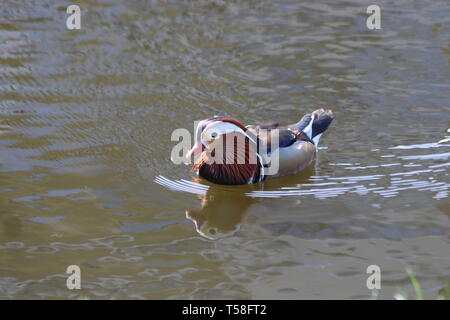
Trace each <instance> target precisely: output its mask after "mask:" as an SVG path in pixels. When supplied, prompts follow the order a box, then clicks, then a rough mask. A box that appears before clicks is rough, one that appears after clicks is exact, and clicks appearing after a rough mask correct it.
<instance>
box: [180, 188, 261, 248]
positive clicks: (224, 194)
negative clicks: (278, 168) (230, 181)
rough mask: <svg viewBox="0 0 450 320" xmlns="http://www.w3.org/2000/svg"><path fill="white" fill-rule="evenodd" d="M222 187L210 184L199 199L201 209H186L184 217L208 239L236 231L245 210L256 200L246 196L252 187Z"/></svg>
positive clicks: (228, 234)
mask: <svg viewBox="0 0 450 320" xmlns="http://www.w3.org/2000/svg"><path fill="white" fill-rule="evenodd" d="M243 189H244V188H242V187H240V188H239V190H235V189H234V190H233V188H231V189H228V188H227V189H224V188H223V187H218V186H215V185H211V187H210V188H209V189H208V192H207V193H206V194H205V195H201V196H199V198H200V199H201V206H202V207H201V209H198V210H190V209H188V210H186V217H187V218H188V219H190V220H192V221H193V222H194V224H195V228H196V230H197V232H198V233H199V234H200V235H201V236H203V237H205V238H208V239H211V240H215V239H219V238H225V237H228V236H231V235H233V234H234V233H236V232H237V231H238V230H239V228H240V224H241V222H242V220H243V218H244V215H245V212H246V211H247V210H248V208H249V207H250V206H251V205H252V203H254V202H255V201H256V199H254V198H251V197H248V196H246V195H245V194H246V193H247V192H250V191H251V190H253V189H254V188H246V189H248V190H243Z"/></svg>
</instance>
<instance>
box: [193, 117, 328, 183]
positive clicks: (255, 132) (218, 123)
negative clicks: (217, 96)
mask: <svg viewBox="0 0 450 320" xmlns="http://www.w3.org/2000/svg"><path fill="white" fill-rule="evenodd" d="M333 118H334V116H333V112H332V111H331V110H324V109H318V110H315V111H314V112H312V113H308V114H306V115H304V116H303V117H302V118H301V120H300V121H299V122H297V123H295V124H293V125H290V126H285V127H280V126H279V125H278V123H270V124H264V125H259V126H253V125H249V126H244V125H242V124H241V123H240V122H239V121H237V120H235V119H232V118H228V117H218V116H215V117H212V118H208V119H205V120H202V121H200V122H199V124H198V126H197V128H196V132H195V141H196V142H195V145H194V147H193V148H192V149H191V150H190V151H189V152H188V153H187V155H186V157H188V158H190V157H191V156H198V157H196V160H195V162H194V165H193V167H192V169H193V170H197V173H198V175H199V176H201V177H202V178H205V179H206V180H208V181H210V182H213V183H216V184H225V185H239V184H252V183H256V182H260V181H264V180H265V179H266V178H277V177H283V176H288V175H293V174H296V173H297V172H299V171H301V170H303V169H304V168H305V167H307V166H308V165H309V164H310V163H311V162H312V161H313V160H314V159H315V157H316V153H317V144H318V142H319V139H320V136H321V135H322V133H323V132H325V130H327V128H328V126H329V125H330V123H331V122H332V120H333ZM239 139H241V140H239ZM227 141H228V142H227ZM239 141H245V143H244V144H243V143H239ZM276 142H278V143H276ZM274 145H275V147H274ZM272 148H273V150H272ZM274 154H276V155H277V158H276V160H277V163H276V164H277V165H276V166H273V167H272V168H271V166H272V165H273V164H274V162H273V160H274V159H275V158H274V157H272V156H273V155H274ZM273 168H275V171H274V170H273Z"/></svg>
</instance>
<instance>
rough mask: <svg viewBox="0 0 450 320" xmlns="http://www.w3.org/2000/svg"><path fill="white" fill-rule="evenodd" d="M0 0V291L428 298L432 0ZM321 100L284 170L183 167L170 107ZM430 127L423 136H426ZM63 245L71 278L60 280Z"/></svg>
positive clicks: (440, 123)
mask: <svg viewBox="0 0 450 320" xmlns="http://www.w3.org/2000/svg"><path fill="white" fill-rule="evenodd" d="M68 4H70V3H66V2H63V1H50V0H29V1H14V0H5V1H3V2H2V4H1V5H0V48H1V50H0V298H1V299H19V298H21V299H41V298H63V299H65V298H77V297H80V296H83V297H89V298H90V299H110V298H115V299H178V298H183V299H225V298H232V299H259V298H262V299H309V298H319V299H328V298H339V299H351V298H352V299H368V298H371V297H372V296H373V293H372V292H371V290H368V289H367V287H366V279H367V277H368V275H367V274H366V268H367V267H368V266H369V265H372V264H375V265H378V266H380V268H381V275H382V282H381V285H382V289H381V290H380V291H379V292H378V298H382V299H392V298H393V295H394V293H395V292H396V291H397V288H401V289H404V290H406V291H407V292H409V293H410V294H411V295H413V292H414V289H413V287H412V285H411V283H410V281H409V278H408V274H407V273H406V271H405V267H406V266H409V267H411V269H412V270H413V272H414V274H415V276H416V277H417V279H418V281H419V282H420V284H421V286H422V289H423V292H424V295H425V297H426V298H427V297H428V298H434V297H436V295H437V292H438V290H439V289H440V288H442V287H443V286H444V285H445V284H448V283H449V281H450V245H449V240H450V239H449V234H450V221H449V220H450V200H449V186H450V180H449V166H450V162H449V157H450V142H449V140H448V139H450V133H449V131H448V130H449V127H450V117H449V114H450V112H449V111H450V81H449V79H450V36H449V35H450V29H449V25H450V24H449V23H450V14H449V12H450V11H449V9H450V4H449V2H448V1H445V0H439V1H406V0H403V1H395V3H394V1H381V2H380V1H379V2H377V4H379V5H380V7H381V10H382V16H381V25H382V29H381V30H377V31H371V30H368V29H367V28H366V18H367V14H366V8H367V6H368V5H370V4H372V3H370V2H367V1H357V0H351V1H339V2H336V1H331V0H326V1H320V3H319V2H316V1H314V2H313V1H287V0H280V1H270V0H262V1H220V0H214V1H206V0H204V1H137V0H131V1H118V0H110V1H93V0H80V1H77V4H78V5H79V6H80V8H81V30H67V29H66V25H65V23H66V18H67V16H68V15H67V14H66V7H67V5H68ZM318 107H324V108H331V109H333V111H334V113H335V114H336V119H335V121H334V122H333V124H332V126H331V127H330V129H329V131H328V132H327V133H326V134H324V136H323V137H322V138H321V142H320V151H319V157H318V160H317V162H316V163H315V164H314V165H312V166H311V167H309V168H308V169H307V170H305V171H304V172H302V173H300V174H298V175H296V176H292V177H287V178H283V179H278V180H269V181H266V182H265V183H264V184H263V185H253V186H238V187H224V186H214V185H211V184H208V183H205V181H202V180H198V179H195V178H194V177H193V175H192V173H191V172H190V167H189V166H186V165H175V164H173V163H172V162H171V161H170V153H171V150H172V148H173V146H174V145H175V144H176V142H173V141H171V139H170V137H171V133H172V131H173V130H175V129H177V128H186V129H188V130H190V131H191V132H193V126H194V121H195V120H201V119H204V118H207V117H209V116H212V115H214V114H222V115H227V116H231V117H233V118H236V119H239V120H240V121H242V122H243V123H244V124H252V123H258V122H264V121H272V120H277V121H280V122H282V123H291V122H293V121H297V120H298V119H299V118H300V117H301V116H302V115H303V114H304V113H305V112H308V111H312V110H314V109H316V108H318ZM439 142H440V143H439ZM69 265H78V266H80V268H81V287H82V288H81V290H68V289H67V287H66V279H67V277H68V275H67V274H65V271H66V268H67V266H69Z"/></svg>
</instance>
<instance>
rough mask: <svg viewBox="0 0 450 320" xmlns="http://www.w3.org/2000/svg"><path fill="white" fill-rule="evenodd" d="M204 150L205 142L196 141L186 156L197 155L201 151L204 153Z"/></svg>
mask: <svg viewBox="0 0 450 320" xmlns="http://www.w3.org/2000/svg"><path fill="white" fill-rule="evenodd" d="M203 150H204V147H203V144H202V143H201V142H196V143H195V145H194V147H192V149H191V150H189V151H188V153H187V154H186V158H188V159H189V158H190V157H192V156H194V157H195V156H196V155H198V154H200V153H202V152H203Z"/></svg>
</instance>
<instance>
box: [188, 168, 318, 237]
mask: <svg viewBox="0 0 450 320" xmlns="http://www.w3.org/2000/svg"><path fill="white" fill-rule="evenodd" d="M313 173H314V166H313V165H310V166H309V167H308V168H306V169H305V170H304V171H303V172H302V173H300V174H297V175H294V176H290V177H286V178H282V179H277V180H271V181H270V184H269V183H267V182H265V183H261V184H253V185H243V186H231V187H224V186H219V185H215V184H210V185H209V186H210V187H209V189H208V191H207V193H206V194H205V195H199V196H198V197H199V198H200V200H201V208H200V209H197V210H194V209H188V210H186V217H187V218H188V219H190V220H192V221H193V222H194V224H195V228H196V231H197V232H198V233H199V234H200V235H201V236H203V237H205V238H207V239H210V240H216V239H220V238H226V237H230V236H232V235H234V234H235V233H236V232H237V231H238V230H239V229H240V225H241V223H242V221H243V219H244V216H245V214H246V212H247V211H248V210H249V208H250V207H251V205H252V204H254V203H256V202H258V201H263V200H261V198H254V197H250V196H249V195H248V194H249V193H250V192H252V191H264V190H274V189H280V188H282V187H284V186H289V185H292V184H293V183H304V182H306V181H308V179H309V178H310V177H311V175H313ZM193 181H194V182H196V183H204V180H201V179H199V178H194V179H193Z"/></svg>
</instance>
